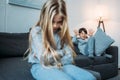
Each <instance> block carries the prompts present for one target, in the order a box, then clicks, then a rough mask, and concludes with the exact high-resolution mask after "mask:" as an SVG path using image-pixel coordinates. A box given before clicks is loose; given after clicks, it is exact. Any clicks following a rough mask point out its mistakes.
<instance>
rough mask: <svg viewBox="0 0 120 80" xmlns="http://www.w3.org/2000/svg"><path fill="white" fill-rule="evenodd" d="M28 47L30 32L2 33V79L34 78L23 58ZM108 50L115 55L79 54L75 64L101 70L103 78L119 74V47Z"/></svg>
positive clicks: (22, 79) (0, 51) (24, 79)
mask: <svg viewBox="0 0 120 80" xmlns="http://www.w3.org/2000/svg"><path fill="white" fill-rule="evenodd" d="M27 47H28V33H3V32H1V33H0V80H34V79H33V77H32V75H31V73H30V68H31V64H28V62H27V60H24V58H23V54H24V53H25V51H26V49H27ZM76 49H77V48H76ZM106 52H107V53H109V54H111V55H112V56H113V57H112V58H110V59H109V58H106V57H103V56H100V57H94V58H89V57H87V56H83V55H78V56H77V57H76V58H75V64H76V65H77V66H79V67H82V68H85V69H91V70H94V71H97V72H99V73H100V74H101V77H102V80H103V79H107V78H111V77H113V76H116V75H117V74H118V60H117V59H118V48H117V46H111V47H109V48H108V49H107V50H106Z"/></svg>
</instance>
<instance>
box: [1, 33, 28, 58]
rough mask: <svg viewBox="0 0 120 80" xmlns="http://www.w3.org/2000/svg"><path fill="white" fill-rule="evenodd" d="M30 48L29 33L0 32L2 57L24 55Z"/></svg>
mask: <svg viewBox="0 0 120 80" xmlns="http://www.w3.org/2000/svg"><path fill="white" fill-rule="evenodd" d="M27 48H28V33H3V32H0V57H19V56H23V54H24V53H25V51H26V50H27Z"/></svg>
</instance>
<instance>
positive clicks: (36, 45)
mask: <svg viewBox="0 0 120 80" xmlns="http://www.w3.org/2000/svg"><path fill="white" fill-rule="evenodd" d="M40 30H41V28H40V27H35V28H33V29H32V30H31V36H32V44H31V45H32V53H31V54H30V55H29V59H28V62H31V63H40V56H41V55H43V54H42V53H43V52H44V49H45V48H44V47H43V43H42V35H41V32H40ZM54 38H55V41H56V44H57V53H58V54H60V55H61V56H62V59H61V62H62V64H63V65H64V64H69V63H72V61H73V57H72V51H71V49H70V48H69V47H68V46H67V45H64V48H63V49H60V48H61V45H60V38H59V36H58V34H54ZM65 52H66V54H65ZM35 56H36V57H35Z"/></svg>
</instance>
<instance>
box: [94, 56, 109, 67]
mask: <svg viewBox="0 0 120 80" xmlns="http://www.w3.org/2000/svg"><path fill="white" fill-rule="evenodd" d="M107 63H108V58H106V57H105V56H96V57H94V63H93V65H100V64H107Z"/></svg>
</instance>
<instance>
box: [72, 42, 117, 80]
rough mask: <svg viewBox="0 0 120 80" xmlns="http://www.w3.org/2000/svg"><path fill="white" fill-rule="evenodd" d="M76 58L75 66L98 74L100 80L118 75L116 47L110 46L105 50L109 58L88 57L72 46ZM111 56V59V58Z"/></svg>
mask: <svg viewBox="0 0 120 80" xmlns="http://www.w3.org/2000/svg"><path fill="white" fill-rule="evenodd" d="M74 47H75V51H76V53H77V55H78V56H77V57H76V58H75V64H76V66H79V67H83V68H85V69H90V70H93V71H96V72H99V73H100V75H101V79H102V80H106V79H109V78H111V77H114V76H116V75H117V74H118V47H117V46H110V47H109V48H107V49H106V50H105V53H107V54H108V55H109V56H105V54H104V53H103V54H104V55H102V56H94V57H88V56H85V55H82V54H81V53H80V52H79V49H78V47H77V45H76V44H74ZM111 56H112V57H111Z"/></svg>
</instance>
